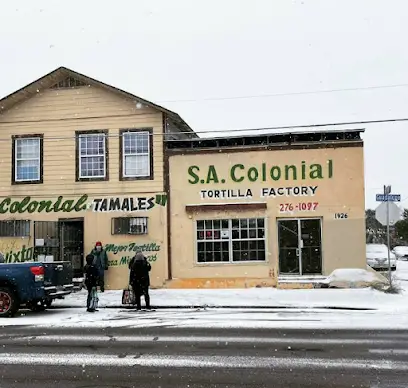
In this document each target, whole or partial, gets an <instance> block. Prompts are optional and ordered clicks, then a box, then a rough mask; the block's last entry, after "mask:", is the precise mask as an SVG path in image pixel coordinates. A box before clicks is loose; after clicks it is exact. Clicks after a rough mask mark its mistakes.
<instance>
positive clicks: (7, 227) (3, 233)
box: [0, 220, 30, 237]
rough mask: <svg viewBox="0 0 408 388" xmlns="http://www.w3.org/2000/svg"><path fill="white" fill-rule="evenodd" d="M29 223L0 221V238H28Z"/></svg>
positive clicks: (24, 221) (26, 221) (23, 221)
mask: <svg viewBox="0 0 408 388" xmlns="http://www.w3.org/2000/svg"><path fill="white" fill-rule="evenodd" d="M29 236H30V221H28V220H8V221H0V237H29Z"/></svg>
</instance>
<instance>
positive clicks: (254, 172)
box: [187, 159, 334, 185]
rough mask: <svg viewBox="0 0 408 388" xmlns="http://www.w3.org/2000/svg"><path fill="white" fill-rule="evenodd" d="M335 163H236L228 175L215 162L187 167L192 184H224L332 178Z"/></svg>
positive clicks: (330, 161) (328, 161) (329, 160)
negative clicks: (218, 169)
mask: <svg viewBox="0 0 408 388" xmlns="http://www.w3.org/2000/svg"><path fill="white" fill-rule="evenodd" d="M333 171H334V164H333V160H332V159H328V160H327V162H326V164H320V163H310V164H309V163H307V162H306V161H302V162H301V163H300V164H297V165H296V164H285V165H275V166H274V165H272V166H271V165H268V164H267V163H261V164H260V165H258V166H245V165H244V164H234V165H233V166H231V167H230V169H229V171H228V173H227V174H226V176H221V175H220V173H219V172H218V171H217V168H216V166H214V165H213V164H210V165H208V166H207V167H200V166H195V165H194V166H190V167H188V169H187V174H188V178H187V181H188V183H190V184H193V185H195V184H198V183H200V184H219V183H221V184H224V183H226V182H227V181H229V182H235V183H240V182H251V183H252V182H269V181H281V180H285V181H297V180H306V179H330V178H332V177H333Z"/></svg>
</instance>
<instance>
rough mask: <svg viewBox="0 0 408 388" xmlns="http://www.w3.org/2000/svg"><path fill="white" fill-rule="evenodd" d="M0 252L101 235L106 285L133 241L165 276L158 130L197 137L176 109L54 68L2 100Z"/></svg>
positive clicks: (81, 242) (77, 267)
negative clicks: (107, 258) (166, 107)
mask: <svg viewBox="0 0 408 388" xmlns="http://www.w3.org/2000/svg"><path fill="white" fill-rule="evenodd" d="M0 106H1V112H0V155H1V168H0V182H1V185H0V251H1V252H2V253H3V254H4V256H5V258H6V262H21V261H27V260H34V259H35V260H37V259H44V260H63V259H64V260H71V261H72V263H73V268H74V272H75V276H77V277H80V276H81V275H82V267H83V264H84V256H85V255H86V254H87V253H89V252H90V251H91V250H92V248H93V247H94V244H95V242H96V241H102V243H103V244H104V246H105V249H106V250H107V252H108V257H109V270H108V271H107V275H106V276H107V278H106V280H105V282H106V285H107V288H111V289H119V288H122V287H124V286H125V285H126V284H128V279H129V275H128V267H127V263H128V261H129V259H130V258H131V257H132V255H134V253H135V251H136V250H138V249H141V250H142V251H143V252H144V253H145V254H146V256H147V257H148V259H149V260H150V262H151V263H152V273H151V282H152V285H153V286H156V287H160V286H162V285H163V283H164V281H165V280H166V279H167V275H168V270H167V249H168V246H167V209H166V206H167V193H166V190H165V187H164V184H165V178H164V174H165V171H164V139H165V137H167V138H169V139H180V138H188V137H190V136H196V135H195V134H194V133H193V132H192V130H191V129H190V127H189V126H188V125H187V124H186V123H185V122H184V121H183V120H182V119H181V118H180V117H179V116H178V115H177V114H176V113H174V112H171V111H169V110H166V109H164V108H162V107H160V106H158V105H155V104H153V103H151V102H149V101H146V100H143V99H141V98H139V97H137V96H134V95H131V94H129V93H127V92H124V91H122V90H119V89H116V88H114V87H111V86H109V85H106V84H104V83H102V82H99V81H97V80H94V79H92V78H89V77H87V76H84V75H82V74H79V73H76V72H74V71H72V70H69V69H66V68H59V69H57V70H55V71H54V72H52V73H50V74H48V75H46V76H44V77H42V78H41V79H39V80H37V81H35V82H33V83H32V84H30V85H28V86H26V87H24V88H23V89H21V90H19V91H17V92H15V93H13V94H11V95H10V96H7V97H5V98H4V99H2V100H1V102H0Z"/></svg>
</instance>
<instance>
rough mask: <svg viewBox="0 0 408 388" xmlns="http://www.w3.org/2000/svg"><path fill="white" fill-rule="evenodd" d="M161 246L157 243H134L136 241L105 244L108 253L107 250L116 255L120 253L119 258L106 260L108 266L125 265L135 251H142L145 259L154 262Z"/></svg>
mask: <svg viewBox="0 0 408 388" xmlns="http://www.w3.org/2000/svg"><path fill="white" fill-rule="evenodd" d="M160 248H161V246H160V245H158V244H157V243H154V242H153V243H146V244H136V243H130V244H120V245H117V244H107V245H105V250H106V252H107V253H108V256H109V252H110V253H112V254H114V255H117V254H120V256H121V257H120V258H114V259H112V260H111V259H110V258H109V261H108V264H109V267H117V266H122V265H124V266H127V265H128V264H129V261H130V260H131V259H132V257H133V256H134V255H135V253H136V252H137V251H139V250H140V251H142V252H143V254H144V255H145V256H146V258H147V260H148V261H149V262H151V263H153V262H155V261H157V260H158V258H159V257H158V253H159V252H160Z"/></svg>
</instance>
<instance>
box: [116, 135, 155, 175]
mask: <svg viewBox="0 0 408 388" xmlns="http://www.w3.org/2000/svg"><path fill="white" fill-rule="evenodd" d="M120 179H121V180H136V179H153V141H152V130H151V129H126V130H121V131H120Z"/></svg>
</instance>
